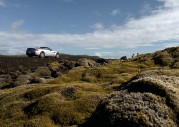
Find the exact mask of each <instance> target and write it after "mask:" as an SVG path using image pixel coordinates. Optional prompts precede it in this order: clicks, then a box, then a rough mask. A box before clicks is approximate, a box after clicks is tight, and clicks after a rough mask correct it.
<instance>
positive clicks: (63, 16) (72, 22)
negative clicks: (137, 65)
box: [0, 0, 179, 58]
mask: <svg viewBox="0 0 179 127" xmlns="http://www.w3.org/2000/svg"><path fill="white" fill-rule="evenodd" d="M177 28H179V0H0V54H24V53H25V50H26V48H28V47H38V46H48V47H51V48H52V49H54V50H57V51H59V52H61V53H68V54H87V55H98V56H101V57H106V58H120V57H121V56H124V55H127V56H131V55H132V54H133V53H148V52H153V51H156V50H160V49H164V48H166V47H172V46H179V29H177Z"/></svg>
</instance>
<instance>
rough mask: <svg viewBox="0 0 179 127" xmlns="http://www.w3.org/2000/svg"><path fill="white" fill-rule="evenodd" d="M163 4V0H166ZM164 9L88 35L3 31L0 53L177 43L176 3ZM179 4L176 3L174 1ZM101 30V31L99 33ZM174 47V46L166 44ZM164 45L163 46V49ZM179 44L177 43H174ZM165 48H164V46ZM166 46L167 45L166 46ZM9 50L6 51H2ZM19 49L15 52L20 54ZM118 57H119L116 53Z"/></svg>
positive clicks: (19, 23) (178, 33)
mask: <svg viewBox="0 0 179 127" xmlns="http://www.w3.org/2000/svg"><path fill="white" fill-rule="evenodd" d="M163 1H164V0H163ZM164 2H165V3H164V5H163V7H162V8H158V10H156V12H155V13H152V14H151V15H149V16H143V17H141V18H139V19H130V20H128V21H127V22H126V23H125V25H122V26H113V28H112V29H104V26H103V25H102V24H100V23H98V24H95V25H94V28H95V29H96V30H95V31H94V32H92V33H86V34H30V33H21V34H19V33H15V32H14V33H12V32H11V33H10V32H3V31H0V53H8V52H9V51H11V50H12V51H14V49H15V48H16V49H18V48H19V47H18V46H19V45H20V46H23V47H24V48H26V47H36V46H46V45H49V46H50V45H55V46H56V47H62V46H76V47H82V48H86V49H87V48H94V47H95V48H99V49H104V48H105V49H110V48H111V49H112V48H119V49H120V48H122V49H128V48H136V47H140V46H155V45H158V44H160V43H161V44H162V45H163V44H164V43H162V42H165V43H166V41H167V42H170V40H172V42H175V41H176V42H178V40H179V29H178V28H179V18H178V17H179V8H176V4H174V3H173V7H172V4H171V5H170V8H168V7H166V6H169V3H170V2H169V0H165V1H164ZM175 2H176V3H177V1H175ZM22 24H23V20H22V21H19V22H17V23H14V24H13V25H12V28H15V29H17V28H18V27H20V26H21V25H22ZM98 29H100V31H99V30H98ZM167 44H168V45H167V46H170V45H171V46H172V45H173V44H172V43H167ZM162 45H161V46H162ZM175 45H178V43H175ZM163 46H164V45H163ZM164 47H165V46H164ZM4 49H6V52H3V51H4ZM17 52H18V50H16V51H14V53H17ZM96 55H98V56H100V55H108V56H109V55H111V54H110V52H96ZM113 55H117V54H113Z"/></svg>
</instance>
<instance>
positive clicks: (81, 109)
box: [0, 55, 179, 127]
mask: <svg viewBox="0 0 179 127" xmlns="http://www.w3.org/2000/svg"><path fill="white" fill-rule="evenodd" d="M54 66H56V64H55V63H54ZM54 68H55V67H54ZM146 70H151V71H154V72H155V71H157V72H158V71H161V72H162V73H166V74H168V75H179V72H178V70H177V69H176V70H175V69H173V70H172V71H171V69H169V68H163V67H160V66H158V65H155V64H154V61H153V60H152V59H151V58H150V55H149V57H148V56H146V58H144V57H142V56H141V58H140V57H139V59H138V60H132V59H131V60H129V61H123V62H122V61H119V60H115V61H111V62H110V63H108V64H106V65H103V66H97V67H93V68H90V67H76V68H73V69H72V70H70V71H69V72H68V73H67V74H64V75H62V76H61V77H58V78H56V79H53V80H49V81H48V82H47V83H46V84H34V85H33V84H31V85H22V86H18V87H15V88H10V89H4V90H0V126H2V127H5V126H8V127H14V126H18V127H61V126H77V125H79V124H81V123H83V122H85V121H86V119H87V118H89V117H90V116H91V114H92V113H93V112H94V111H95V109H96V106H97V105H98V102H99V101H100V100H101V99H102V98H103V97H104V96H106V95H107V94H109V93H111V92H113V91H115V90H116V88H117V87H118V86H120V85H121V84H123V83H124V82H127V81H129V80H130V79H131V78H132V77H134V76H136V75H140V73H142V72H143V71H146Z"/></svg>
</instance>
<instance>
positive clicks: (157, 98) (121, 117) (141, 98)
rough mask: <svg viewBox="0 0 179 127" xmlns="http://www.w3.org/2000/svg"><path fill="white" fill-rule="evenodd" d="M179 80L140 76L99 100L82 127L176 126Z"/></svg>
mask: <svg viewBox="0 0 179 127" xmlns="http://www.w3.org/2000/svg"><path fill="white" fill-rule="evenodd" d="M178 116H179V78H178V77H174V76H170V77H169V76H165V75H161V76H158V75H147V74H146V75H141V76H138V77H137V78H134V79H133V80H131V81H130V82H128V83H126V84H123V85H122V86H120V88H119V91H117V92H114V93H112V94H110V95H108V96H107V97H106V98H105V99H104V100H102V101H101V102H100V103H99V105H98V107H97V109H96V111H95V112H94V113H93V115H92V116H91V118H90V119H89V120H88V121H87V122H86V123H84V124H83V125H81V126H82V127H92V126H96V127H97V126H102V127H117V126H121V127H127V126H130V127H177V126H178V124H179V117H178Z"/></svg>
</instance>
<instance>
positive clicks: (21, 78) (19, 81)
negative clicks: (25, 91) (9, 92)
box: [13, 75, 31, 87]
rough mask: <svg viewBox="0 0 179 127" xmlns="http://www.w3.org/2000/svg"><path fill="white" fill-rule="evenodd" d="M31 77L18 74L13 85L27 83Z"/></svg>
mask: <svg viewBox="0 0 179 127" xmlns="http://www.w3.org/2000/svg"><path fill="white" fill-rule="evenodd" d="M30 79H31V77H30V76H29V75H20V76H19V77H18V78H17V79H16V80H15V81H14V83H13V85H14V87H16V86H21V85H27V84H28V83H29V82H30Z"/></svg>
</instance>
